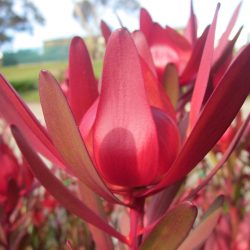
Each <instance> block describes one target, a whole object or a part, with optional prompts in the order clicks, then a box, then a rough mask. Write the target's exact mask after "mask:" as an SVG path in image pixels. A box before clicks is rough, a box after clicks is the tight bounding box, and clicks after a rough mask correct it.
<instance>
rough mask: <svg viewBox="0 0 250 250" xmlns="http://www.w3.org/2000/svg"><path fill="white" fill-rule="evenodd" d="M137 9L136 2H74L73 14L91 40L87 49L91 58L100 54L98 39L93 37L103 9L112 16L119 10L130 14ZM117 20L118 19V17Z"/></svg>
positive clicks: (129, 0) (96, 31)
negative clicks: (111, 11)
mask: <svg viewBox="0 0 250 250" xmlns="http://www.w3.org/2000/svg"><path fill="white" fill-rule="evenodd" d="M139 7H140V4H139V3H138V1H137V0H75V8H74V13H73V14H74V16H75V18H76V19H77V20H78V21H79V23H80V24H81V26H82V27H83V29H84V30H85V31H86V32H87V34H88V36H89V38H90V39H91V43H90V44H91V46H90V47H88V49H89V52H90V53H91V56H92V58H94V59H97V58H98V57H99V56H100V54H102V51H100V46H99V45H98V37H97V36H95V35H96V34H99V33H100V28H99V24H100V21H101V20H100V18H101V16H102V13H103V12H105V9H112V10H113V11H114V14H117V11H119V10H122V11H124V12H126V13H132V12H134V11H135V10H138V9H139ZM117 18H118V19H119V17H118V16H117ZM119 21H120V20H119Z"/></svg>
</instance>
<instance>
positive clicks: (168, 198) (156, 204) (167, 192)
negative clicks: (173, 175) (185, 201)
mask: <svg viewBox="0 0 250 250" xmlns="http://www.w3.org/2000/svg"><path fill="white" fill-rule="evenodd" d="M181 184H182V183H181V182H178V183H175V184H174V185H172V186H170V187H167V188H166V189H164V190H162V191H161V192H159V193H157V194H155V195H154V196H152V197H151V200H150V203H149V205H148V207H147V210H146V214H145V216H146V218H147V225H150V224H151V223H154V222H155V221H157V219H159V218H160V217H161V216H162V215H164V213H165V212H166V211H167V210H168V208H169V206H170V205H171V203H172V201H173V199H174V197H175V196H176V194H177V192H178V190H179V188H180V186H181Z"/></svg>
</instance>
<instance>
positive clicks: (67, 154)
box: [39, 71, 117, 201]
mask: <svg viewBox="0 0 250 250" xmlns="http://www.w3.org/2000/svg"><path fill="white" fill-rule="evenodd" d="M39 93H40V99H41V105H42V109H43V113H44V118H45V121H46V125H47V128H48V132H49V134H50V136H51V138H52V140H53V142H54V144H55V145H56V147H57V149H58V150H59V152H60V153H61V155H62V156H63V158H64V159H65V161H66V162H67V164H68V165H69V166H70V168H71V169H72V172H73V173H74V174H75V175H76V176H77V177H78V178H79V179H80V180H81V181H82V182H84V183H85V184H86V185H88V186H89V187H90V188H91V189H92V190H94V191H95V192H97V193H98V194H99V195H101V196H103V197H104V198H106V199H108V200H109V201H117V199H115V197H114V196H113V195H112V193H111V192H110V191H109V190H108V189H107V187H106V186H105V185H104V183H103V181H102V180H101V179H100V177H99V175H98V174H97V172H96V170H95V167H94V165H93V163H92V161H91V159H90V157H89V154H88V152H87V149H86V147H85V145H84V143H83V141H82V137H81V135H80V132H79V130H78V128H77V126H76V124H75V120H74V118H73V115H72V113H71V110H70V108H69V106H68V103H67V101H66V98H65V96H64V94H63V93H62V90H61V88H60V87H59V85H58V83H57V81H56V80H55V78H54V77H53V76H52V75H51V74H49V72H46V71H42V72H41V73H40V81H39Z"/></svg>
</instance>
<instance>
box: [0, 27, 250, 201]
mask: <svg viewBox="0 0 250 250" xmlns="http://www.w3.org/2000/svg"><path fill="white" fill-rule="evenodd" d="M79 44H81V42H80V41H79V39H75V40H74V41H73V43H72V47H71V57H72V55H74V56H76V57H78V54H77V53H76V52H77V50H76V48H78V46H80V48H81V46H82V45H79ZM140 44H142V43H140ZM137 48H139V49H137ZM249 50H250V47H249V46H248V47H246V48H245V50H243V51H242V53H241V54H240V55H239V56H238V58H237V59H236V60H235V61H234V63H233V64H232V65H231V67H230V68H229V69H228V70H227V72H226V74H225V75H224V77H223V79H222V80H221V82H220V84H219V86H218V87H217V89H216V90H215V91H214V93H213V94H212V96H211V98H210V99H209V101H208V102H207V104H206V106H205V107H204V108H203V111H202V113H200V110H191V113H192V112H193V113H196V117H199V118H198V120H197V121H196V122H193V125H192V127H194V128H193V129H192V130H191V132H190V135H189V137H188V138H187V139H186V140H185V143H184V145H183V146H182V150H181V151H180V152H179V154H178V155H177V153H178V151H179V137H180V136H179V132H178V129H177V125H176V121H175V117H174V111H173V110H174V109H173V107H172V106H171V104H170V102H169V100H168V98H167V97H166V96H165V98H163V94H162V89H161V88H160V85H159V83H158V81H157V79H156V78H155V77H154V73H153V72H152V71H151V70H150V67H149V66H148V64H147V63H146V61H145V60H144V59H143V58H142V57H141V56H140V55H139V53H140V47H139V46H138V44H137V47H136V46H135V43H134V40H133V39H132V37H131V35H130V34H129V33H128V32H127V31H126V30H124V29H121V30H118V31H116V32H114V33H113V34H112V36H111V37H110V39H109V42H108V45H107V51H106V55H105V59H104V69H103V74H102V78H101V80H100V83H101V86H102V89H101V94H100V96H99V97H98V98H92V101H91V100H90V101H89V104H80V103H79V105H80V106H81V105H82V108H84V109H85V110H86V109H87V108H88V107H89V109H88V111H87V113H85V115H84V116H83V118H81V122H80V131H81V134H82V136H83V139H84V142H85V145H86V147H87V149H88V153H89V154H90V157H91V158H88V157H89V156H88V154H86V153H84V154H85V156H84V157H85V160H84V159H83V162H82V163H83V164H82V163H81V161H82V160H79V159H80V158H79V157H82V156H81V155H82V152H81V150H80V148H82V147H83V146H80V147H79V146H77V147H76V145H77V144H75V143H76V142H77V143H78V144H79V145H80V144H82V141H81V140H82V139H81V137H79V136H80V133H79V132H78V129H77V127H75V125H74V119H73V117H71V116H72V114H71V112H70V110H69V109H68V107H67V103H66V102H65V100H64V97H63V95H62V94H61V93H60V92H61V91H60V88H58V87H56V85H57V83H56V81H55V79H54V78H52V77H51V75H50V74H49V73H47V72H42V73H41V76H40V94H41V102H42V106H43V111H44V115H45V120H46V124H47V128H48V132H49V134H50V137H51V138H52V141H53V144H54V145H53V144H51V142H48V143H49V144H48V145H51V146H50V147H51V148H52V149H53V148H54V149H53V150H58V151H59V152H60V154H61V155H62V157H63V158H64V162H66V163H67V166H70V170H71V171H72V172H73V173H75V174H76V175H77V176H78V177H79V179H80V180H82V181H84V182H86V183H87V185H88V186H90V187H91V188H92V189H94V190H95V191H96V192H98V193H99V194H101V195H102V196H103V195H104V196H105V197H106V194H105V193H107V187H106V188H105V190H106V191H104V192H103V191H102V190H103V188H104V187H105V186H108V188H111V189H112V190H120V189H126V190H128V189H131V188H138V187H147V186H148V185H154V184H156V183H157V182H160V184H159V185H158V186H157V189H158V188H163V187H164V186H165V185H169V184H171V183H174V182H175V181H177V180H179V179H181V178H183V177H184V176H185V175H186V174H187V173H188V172H189V171H190V170H191V169H192V168H193V167H194V166H195V165H196V164H197V163H198V162H199V161H200V160H201V159H202V158H203V157H204V156H205V154H206V153H207V152H208V151H209V150H210V149H211V147H212V146H213V145H214V144H215V143H216V142H217V140H218V139H219V138H220V136H221V135H222V134H223V132H224V131H225V130H226V128H227V127H228V126H229V124H230V122H231V121H232V119H233V118H234V116H235V115H236V113H237V111H238V109H239V108H240V106H241V105H242V103H243V101H244V99H245V97H246V96H247V94H248V92H249V74H248V72H247V70H246V68H247V64H248V55H249ZM74 51H75V52H74ZM84 51H85V50H84ZM84 53H86V51H85V52H84ZM71 60H73V57H72V59H71ZM77 60H78V59H77ZM79 60H80V59H79ZM84 63H86V64H87V65H89V59H88V56H87V57H86V59H85V57H83V59H82V65H83V64H84ZM72 65H73V63H70V67H71V66H72ZM78 65H79V64H78ZM205 66H206V65H205ZM207 67H208V66H207ZM85 68H86V67H85ZM74 70H75V71H76V73H75V74H74V78H73V77H71V76H70V79H69V82H73V83H74V84H75V85H74V84H69V91H71V92H72V93H73V89H74V88H77V83H79V81H77V80H75V82H74V79H76V75H80V73H79V72H80V71H81V69H80V68H76V67H75V69H74ZM202 70H203V69H202ZM70 72H73V71H72V70H71V71H70ZM239 72H241V74H239ZM242 72H244V74H243V73H242ZM86 74H89V75H92V71H90V72H86ZM92 79H93V78H92ZM235 82H241V83H242V84H240V86H237V91H235V90H236V85H235ZM79 84H80V86H82V85H84V86H85V85H88V84H90V85H91V86H92V85H95V84H96V82H95V81H92V82H90V81H84V79H83V80H82V83H79ZM199 84H200V83H199V82H198V83H197V85H199ZM1 86H2V88H3V87H4V88H6V87H7V85H6V82H5V81H1ZM145 87H146V91H145ZM70 88H72V90H71V89H70ZM81 88H85V89H86V91H87V93H88V92H90V93H94V92H95V91H96V90H93V88H92V87H81ZM197 89H198V88H197ZM93 91H94V92H93ZM75 93H77V95H79V94H80V93H81V92H77V91H75ZM95 93H96V92H95ZM10 94H11V92H10ZM10 94H8V92H7V91H6V90H4V91H3V93H2V95H4V98H2V99H1V101H2V102H3V101H4V100H10V101H11V99H9V97H8V95H9V96H10ZM194 94H195V92H194ZM95 95H96V94H95ZM229 97H230V98H231V100H232V101H231V102H230V103H228V104H227V106H228V107H227V109H226V106H225V103H227V100H228V98H229ZM6 98H7V99H6ZM76 100H79V101H78V102H80V101H81V99H80V98H78V99H76ZM76 100H75V101H76ZM94 100H95V102H94ZM50 101H51V102H52V101H53V105H52V104H51V103H50ZM78 102H76V103H78ZM90 103H92V106H90ZM72 105H73V106H74V105H75V106H77V105H76V104H72V102H71V106H72ZM19 106H20V105H18V107H19ZM229 106H230V108H229ZM18 107H17V108H18ZM20 107H21V106H20ZM78 108H79V106H78ZM66 109H68V111H67V112H66V111H64V112H62V110H66ZM72 109H73V108H72ZM14 110H15V109H14ZM59 110H60V113H58V112H59ZM12 112H14V111H12ZM25 112H26V111H25ZM2 113H4V110H2ZM16 113H17V114H16V115H17V118H16V119H19V120H21V121H22V123H23V117H24V114H25V113H24V111H22V112H16ZM76 113H77V111H76ZM83 113H84V112H83ZM199 113H200V114H199ZM219 113H220V115H218V114H219ZM197 114H199V115H197ZM222 114H223V115H222ZM27 115H28V114H27V113H26V115H25V117H27ZM77 116H78V120H79V117H82V115H80V113H77ZM18 117H19V118H18ZM29 117H31V116H30V115H29V116H28V117H27V118H26V119H31V118H29ZM32 119H34V118H32ZM66 120H67V122H65V121H66ZM60 124H61V125H60ZM19 126H20V123H19ZM34 126H36V127H37V126H38V125H37V123H34ZM60 126H63V127H64V129H63V130H61V129H59V127H60ZM73 126H74V129H73ZM192 127H191V128H192ZM20 128H21V129H22V130H23V133H25V131H24V126H20ZM37 128H38V127H37ZM72 129H73V130H74V131H75V132H74V134H75V135H74V137H75V139H73V138H74V137H72V136H73V134H72ZM39 130H40V129H39ZM39 130H38V131H39ZM203 131H207V133H212V134H211V135H212V136H207V133H204V132H203ZM30 132H31V133H32V134H33V135H35V134H36V133H37V132H36V130H29V133H30ZM39 133H40V132H39ZM38 135H39V134H37V135H36V136H38ZM46 137H47V135H46ZM40 145H41V142H40V143H39V144H38V145H36V146H37V149H38V150H39V148H41V147H40ZM70 145H71V146H70ZM82 145H83V144H82ZM201 145H202V146H201ZM55 147H56V148H57V149H56V148H55ZM72 147H74V148H75V149H74V150H72V149H73V148H72ZM84 150H85V149H84ZM78 151H79V152H78ZM85 152H86V151H85ZM192 152H195V155H193V156H192V157H190V154H192ZM47 156H48V155H47ZM54 156H55V157H56V155H54ZM50 158H51V157H50ZM78 158H79V159H78ZM52 159H53V158H52ZM59 159H60V158H58V160H59ZM91 162H93V163H94V164H95V166H94V165H92V163H91ZM83 166H85V168H87V172H86V173H83V169H82V168H83ZM180 168H181V169H182V170H180ZM96 171H97V172H96ZM100 177H101V179H102V180H101V179H100ZM103 183H105V184H103ZM131 191H132V190H131ZM131 191H129V192H131ZM108 192H109V191H108Z"/></svg>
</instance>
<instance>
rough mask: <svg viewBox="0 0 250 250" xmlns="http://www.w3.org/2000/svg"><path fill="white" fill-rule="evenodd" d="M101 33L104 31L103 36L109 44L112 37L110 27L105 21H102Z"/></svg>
mask: <svg viewBox="0 0 250 250" xmlns="http://www.w3.org/2000/svg"><path fill="white" fill-rule="evenodd" d="M101 31H102V35H103V37H104V39H105V43H106V44H107V43H108V40H109V37H110V35H111V30H110V28H109V26H108V25H107V24H106V23H105V22H104V21H101Z"/></svg>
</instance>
